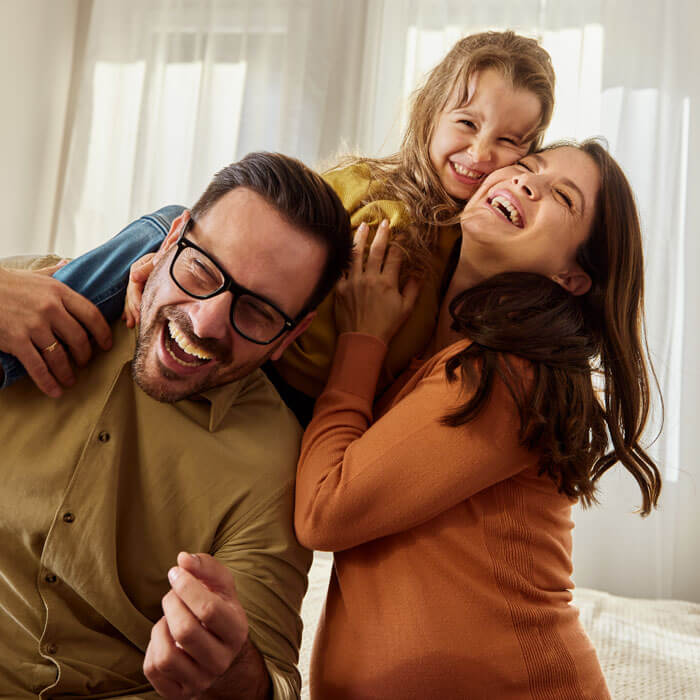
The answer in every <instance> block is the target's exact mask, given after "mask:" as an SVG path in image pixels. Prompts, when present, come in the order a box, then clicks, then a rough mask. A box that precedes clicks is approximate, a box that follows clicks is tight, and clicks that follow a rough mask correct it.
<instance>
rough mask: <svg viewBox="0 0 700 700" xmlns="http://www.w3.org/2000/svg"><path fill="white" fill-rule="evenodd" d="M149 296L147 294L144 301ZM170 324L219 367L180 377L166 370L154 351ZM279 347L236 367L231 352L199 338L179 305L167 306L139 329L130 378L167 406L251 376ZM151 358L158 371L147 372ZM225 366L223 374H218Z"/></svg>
mask: <svg viewBox="0 0 700 700" xmlns="http://www.w3.org/2000/svg"><path fill="white" fill-rule="evenodd" d="M145 299H146V295H145V294H144V300H145ZM147 307H148V303H147V302H146V303H144V304H142V309H141V319H142V322H143V321H144V316H145V315H146V314H147V312H148V308H147ZM168 321H174V322H175V323H176V324H177V326H178V328H179V329H180V330H181V331H182V332H184V333H185V335H186V336H187V337H188V338H190V339H191V340H192V341H193V342H194V344H196V345H197V346H198V347H199V348H201V349H202V350H204V351H205V352H207V353H208V354H209V355H210V356H211V357H213V358H214V359H215V360H216V365H215V366H214V367H212V370H211V371H210V372H208V373H206V372H202V373H201V374H197V375H190V376H188V375H185V376H182V375H179V374H178V373H177V372H174V371H172V370H170V369H169V368H167V367H164V366H163V365H162V364H161V363H160V362H159V361H158V360H157V358H156V357H155V353H154V352H153V348H154V346H155V345H157V344H159V343H160V334H161V333H163V332H165V333H168V331H167V324H168ZM276 347H277V344H273V345H272V347H271V348H270V350H269V352H267V353H266V354H265V355H264V356H263V357H262V358H260V359H259V360H256V361H253V362H248V363H244V364H242V365H240V366H238V367H236V366H235V365H234V364H233V357H232V355H231V349H230V348H228V347H226V346H224V345H223V344H222V343H220V342H219V341H217V340H215V339H213V338H199V336H197V335H196V334H195V332H194V329H193V328H192V323H191V322H190V319H189V316H188V315H187V314H186V313H185V312H184V311H182V310H181V309H180V308H179V307H178V306H176V305H169V306H164V307H161V308H160V309H158V311H157V312H156V314H155V317H154V318H153V320H152V321H151V322H150V323H147V324H143V323H142V325H141V326H140V328H139V335H138V339H137V341H136V351H135V353H134V359H133V360H132V363H131V375H132V377H133V379H134V381H135V382H136V384H137V385H138V386H139V387H140V388H141V389H142V390H143V391H144V392H145V393H146V394H148V395H149V396H150V397H151V398H154V399H155V400H156V401H161V402H164V403H174V402H175V401H180V400H182V399H186V398H188V397H191V396H193V395H195V394H201V393H203V392H205V391H208V390H209V389H213V388H214V387H217V386H221V385H222V384H228V383H230V382H233V381H236V380H238V379H241V378H243V377H246V376H248V375H249V374H250V373H251V372H253V371H254V370H255V369H257V368H258V367H260V365H262V364H263V363H264V362H266V361H267V359H268V358H269V357H270V355H272V353H273V352H274V351H275V349H276ZM149 355H151V356H153V357H152V360H151V362H152V364H153V363H155V366H156V367H157V369H154V370H153V371H152V372H149V370H148V357H149ZM221 367H224V368H225V369H224V371H223V372H217V370H218V369H220V368H221Z"/></svg>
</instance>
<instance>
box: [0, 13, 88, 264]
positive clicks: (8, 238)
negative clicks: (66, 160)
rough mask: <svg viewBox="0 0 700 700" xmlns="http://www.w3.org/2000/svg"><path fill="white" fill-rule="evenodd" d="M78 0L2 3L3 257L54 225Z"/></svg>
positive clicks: (30, 245) (39, 247) (38, 243)
mask: <svg viewBox="0 0 700 700" xmlns="http://www.w3.org/2000/svg"><path fill="white" fill-rule="evenodd" d="M78 3H79V0H0V21H1V23H0V86H1V89H2V109H0V153H1V154H2V165H1V166H0V211H2V227H1V230H0V255H2V256H5V255H15V254H18V253H30V252H43V248H44V247H45V245H46V241H47V240H48V239H49V233H50V230H51V225H52V218H53V212H54V205H55V193H56V183H57V177H58V171H59V161H60V154H61V148H62V139H63V132H64V123H65V118H66V105H67V101H68V94H69V87H70V76H71V66H72V57H73V45H74V38H75V25H76V19H77V10H78Z"/></svg>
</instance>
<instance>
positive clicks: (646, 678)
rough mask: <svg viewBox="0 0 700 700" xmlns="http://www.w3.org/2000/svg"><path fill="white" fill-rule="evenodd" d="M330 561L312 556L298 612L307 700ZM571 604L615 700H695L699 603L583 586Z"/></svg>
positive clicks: (699, 680) (699, 674) (699, 668)
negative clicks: (624, 594)
mask: <svg viewBox="0 0 700 700" xmlns="http://www.w3.org/2000/svg"><path fill="white" fill-rule="evenodd" d="M331 562H332V558H331V555H330V554H325V553H322V554H318V553H317V554H316V555H315V557H314V565H313V567H312V568H311V573H310V575H309V591H308V593H307V595H306V598H305V599H304V606H303V608H302V617H303V618H304V639H303V643H302V648H301V658H300V660H299V663H300V667H301V671H302V679H303V684H304V685H303V692H302V697H303V698H308V697H309V695H308V682H307V681H308V669H309V657H310V654H311V643H312V641H313V634H314V630H315V628H316V624H317V621H318V617H319V615H320V613H321V607H322V605H323V600H324V598H325V594H326V587H327V585H328V576H329V575H330V569H331ZM574 603H575V604H576V606H577V607H578V608H579V609H580V611H581V621H582V622H583V625H584V627H585V628H586V631H587V632H588V634H589V635H590V637H591V639H592V640H593V644H594V645H595V647H596V649H597V651H598V658H599V659H600V664H601V666H602V668H603V672H604V673H605V677H606V678H607V681H608V687H609V688H610V693H611V694H612V697H613V698H614V699H615V700H700V604H697V603H685V602H682V601H677V600H635V599H632V598H620V597H618V596H613V595H609V594H608V593H602V592H600V591H593V590H589V589H586V588H578V589H576V591H575V593H574ZM495 700H498V699H495Z"/></svg>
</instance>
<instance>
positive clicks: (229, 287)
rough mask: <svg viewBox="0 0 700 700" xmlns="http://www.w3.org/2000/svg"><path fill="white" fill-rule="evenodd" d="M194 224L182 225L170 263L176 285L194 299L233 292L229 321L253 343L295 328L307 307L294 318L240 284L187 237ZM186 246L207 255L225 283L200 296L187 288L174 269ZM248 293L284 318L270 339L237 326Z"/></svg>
mask: <svg viewBox="0 0 700 700" xmlns="http://www.w3.org/2000/svg"><path fill="white" fill-rule="evenodd" d="M193 225H194V219H193V218H192V217H190V218H189V219H188V220H187V222H186V223H185V225H184V226H183V227H182V231H181V232H180V235H179V236H178V238H177V241H176V245H177V250H176V251H175V255H174V256H173V259H172V261H171V263H170V270H169V271H170V279H171V280H172V281H173V282H174V283H175V285H176V286H177V287H178V289H180V290H181V291H183V292H184V293H185V294H187V296H189V297H192V298H193V299H212V298H213V297H216V296H219V294H223V293H224V292H231V296H232V297H233V299H232V301H231V309H230V311H229V315H228V317H229V321H230V323H231V326H232V328H233V330H234V331H236V333H238V335H240V336H241V337H242V338H245V339H246V340H249V341H250V342H251V343H255V344H256V345H269V344H270V343H274V342H275V340H277V338H279V337H280V336H281V335H282V334H283V333H286V332H287V331H291V330H293V329H294V328H295V327H296V326H298V325H299V323H300V322H301V320H302V319H303V318H304V316H306V314H307V309H306V308H304V309H302V310H301V312H300V313H299V315H298V316H297V317H296V318H292V317H291V316H288V315H287V314H286V313H285V312H284V311H282V309H280V308H279V307H278V306H277V305H276V304H275V303H273V302H272V301H270V300H269V299H266V298H265V297H264V296H262V295H261V294H257V293H256V292H253V291H251V290H250V289H248V288H247V287H244V286H243V285H242V284H239V283H238V282H236V280H235V279H233V277H232V276H231V275H229V274H228V272H226V271H225V270H224V269H223V268H222V267H221V265H220V264H219V263H218V261H217V260H216V259H215V258H214V257H213V256H212V255H211V253H209V252H207V251H206V250H204V248H200V246H198V245H197V244H196V243H193V242H192V241H191V240H190V239H189V238H185V234H186V233H187V232H188V231H189V229H190V228H191V227H192V226H193ZM186 248H194V249H195V250H198V251H199V252H200V253H202V255H205V256H206V257H207V258H208V259H209V260H211V262H212V263H213V265H214V267H215V268H216V269H217V270H218V271H219V273H220V274H221V276H222V277H223V279H224V282H223V284H222V285H221V287H219V289H217V290H216V291H214V292H212V293H211V294H207V295H205V296H200V295H199V294H193V293H192V292H190V291H189V290H187V289H185V288H184V287H183V286H182V285H181V284H180V283H179V282H178V281H177V279H176V278H175V274H174V272H173V270H174V269H175V263H176V262H177V259H178V258H179V257H180V254H181V253H182V251H183V250H185V249H186ZM244 294H247V295H248V296H251V297H253V298H254V299H258V300H259V301H262V302H265V304H267V305H268V306H270V307H272V309H273V310H274V311H276V312H277V313H278V314H279V315H280V316H281V317H282V318H283V319H284V325H283V326H282V328H281V329H280V331H279V332H278V333H277V334H276V335H275V336H273V337H272V338H270V340H255V339H254V338H251V337H250V336H248V335H246V334H245V333H243V332H242V331H241V330H239V328H238V326H236V322H235V321H234V318H233V317H234V312H235V310H236V304H237V302H238V300H239V299H240V298H241V297H242V296H243V295H244Z"/></svg>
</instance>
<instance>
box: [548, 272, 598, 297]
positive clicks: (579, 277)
mask: <svg viewBox="0 0 700 700" xmlns="http://www.w3.org/2000/svg"><path fill="white" fill-rule="evenodd" d="M552 281H554V282H556V283H557V284H559V285H561V286H562V287H564V289H566V291H567V292H569V293H570V294H573V295H574V296H575V297H578V296H581V294H585V293H586V292H587V291H588V290H589V289H590V288H591V284H592V282H591V278H590V277H589V276H588V273H586V272H585V271H584V270H583V268H582V267H581V266H580V265H574V267H573V268H571V270H567V271H565V272H561V273H559V274H558V275H552Z"/></svg>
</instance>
